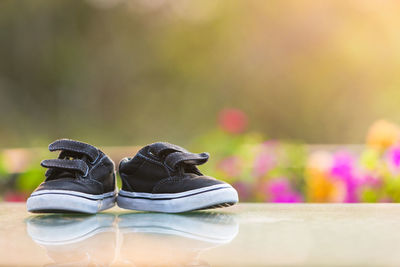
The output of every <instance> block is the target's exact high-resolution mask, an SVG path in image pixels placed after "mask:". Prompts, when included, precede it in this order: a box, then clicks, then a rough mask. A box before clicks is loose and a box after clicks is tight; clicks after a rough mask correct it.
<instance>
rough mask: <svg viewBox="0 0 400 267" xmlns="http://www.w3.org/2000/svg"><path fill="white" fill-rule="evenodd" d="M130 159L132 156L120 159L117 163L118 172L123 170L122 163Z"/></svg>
mask: <svg viewBox="0 0 400 267" xmlns="http://www.w3.org/2000/svg"><path fill="white" fill-rule="evenodd" d="M131 159H132V158H128V157H125V158H123V159H121V161H120V162H119V164H118V172H120V171H121V170H122V171H123V169H124V165H125V164H127V163H128V162H129V161H130V160H131Z"/></svg>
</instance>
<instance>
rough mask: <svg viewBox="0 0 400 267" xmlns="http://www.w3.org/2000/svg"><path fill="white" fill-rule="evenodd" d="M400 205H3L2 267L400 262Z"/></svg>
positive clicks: (0, 218) (0, 220)
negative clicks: (99, 209) (81, 208)
mask: <svg viewBox="0 0 400 267" xmlns="http://www.w3.org/2000/svg"><path fill="white" fill-rule="evenodd" d="M399 252H400V205H398V204H239V205H236V206H234V207H230V208H225V209H215V210H209V211H198V212H192V213H184V214H163V213H144V212H131V211H126V210H121V209H119V208H113V209H111V210H109V211H107V212H103V213H100V214H97V215H91V216H87V215H72V214H52V215H33V214H29V213H28V212H26V210H25V205H24V204H6V203H3V204H0V265H1V266H400V253H399Z"/></svg>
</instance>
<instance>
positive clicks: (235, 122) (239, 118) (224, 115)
mask: <svg viewBox="0 0 400 267" xmlns="http://www.w3.org/2000/svg"><path fill="white" fill-rule="evenodd" d="M218 121H219V125H220V126H221V128H222V129H223V130H224V131H226V132H228V133H233V134H237V133H241V132H243V131H244V130H245V129H246V127H247V116H246V114H244V113H243V111H241V110H239V109H233V108H230V109H223V110H222V111H221V112H220V113H219V119H218Z"/></svg>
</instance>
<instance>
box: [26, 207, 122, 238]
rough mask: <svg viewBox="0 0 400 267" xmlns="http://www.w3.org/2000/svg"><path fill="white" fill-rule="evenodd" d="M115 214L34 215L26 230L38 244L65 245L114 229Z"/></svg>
mask: <svg viewBox="0 0 400 267" xmlns="http://www.w3.org/2000/svg"><path fill="white" fill-rule="evenodd" d="M114 220H115V216H114V215H113V214H108V213H100V214H96V215H63V214H51V215H42V216H34V217H31V218H29V220H28V221H27V226H26V230H27V232H28V234H29V236H30V237H31V238H32V239H33V240H34V241H35V242H36V243H38V244H40V245H44V246H65V245H69V244H74V243H79V242H82V241H84V240H86V239H89V238H91V237H93V236H95V235H97V234H99V233H104V232H111V231H114V230H115V229H114V226H113V224H114Z"/></svg>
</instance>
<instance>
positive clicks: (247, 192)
mask: <svg viewBox="0 0 400 267" xmlns="http://www.w3.org/2000/svg"><path fill="white" fill-rule="evenodd" d="M232 186H233V187H234V188H235V189H236V191H237V192H238V195H239V199H240V200H241V201H245V200H249V199H250V197H251V194H252V192H253V190H252V188H251V185H250V184H247V183H244V182H240V181H238V182H235V183H233V184H232Z"/></svg>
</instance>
